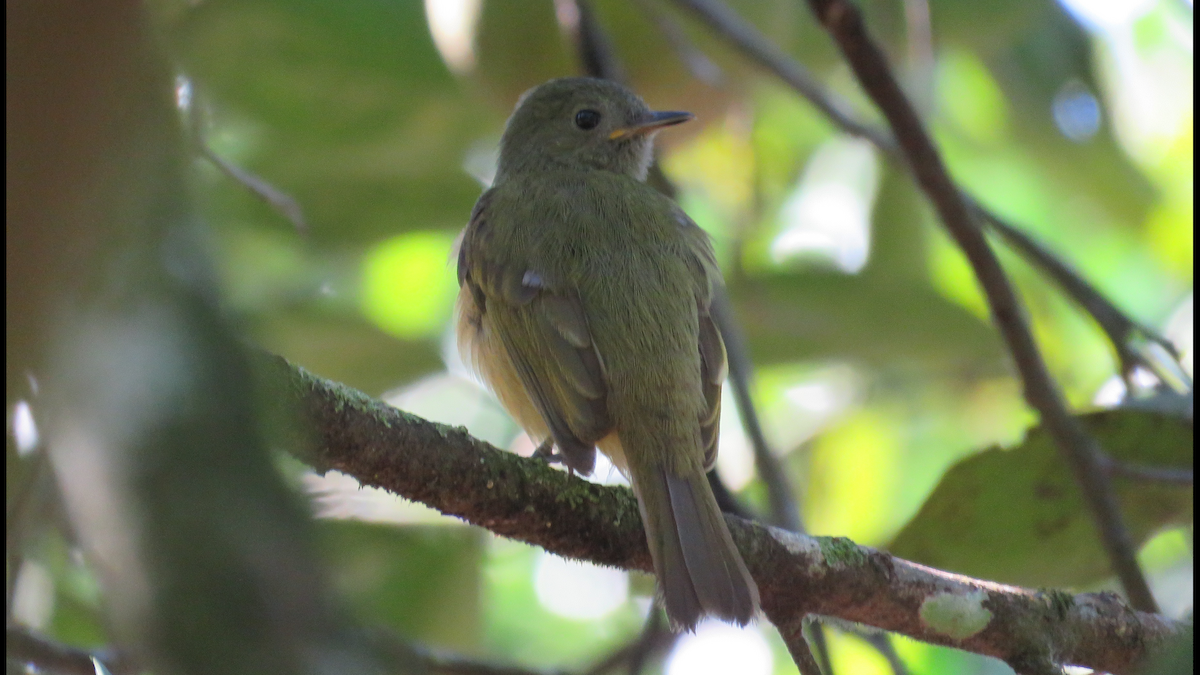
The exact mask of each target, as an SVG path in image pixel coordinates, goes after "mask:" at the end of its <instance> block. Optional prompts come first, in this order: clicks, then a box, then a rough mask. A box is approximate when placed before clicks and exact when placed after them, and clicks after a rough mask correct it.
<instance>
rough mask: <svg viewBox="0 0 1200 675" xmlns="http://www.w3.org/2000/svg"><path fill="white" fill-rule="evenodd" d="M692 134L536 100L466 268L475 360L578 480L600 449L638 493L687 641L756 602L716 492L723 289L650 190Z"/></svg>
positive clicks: (505, 161)
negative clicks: (681, 139) (716, 306)
mask: <svg viewBox="0 0 1200 675" xmlns="http://www.w3.org/2000/svg"><path fill="white" fill-rule="evenodd" d="M691 117H692V115H691V114H689V113H681V112H651V111H650V109H649V108H648V107H647V106H646V104H645V103H644V102H643V101H642V100H641V99H640V98H638V97H637V95H635V94H634V93H632V92H630V91H629V90H627V89H625V88H624V87H621V86H620V85H617V84H614V83H612V82H608V81H604V80H593V79H585V78H567V79H560V80H552V81H550V82H547V83H546V84H543V85H541V86H539V87H537V88H535V89H533V90H531V91H529V92H528V93H526V94H525V95H524V96H523V97H522V98H521V100H520V102H518V104H517V109H516V111H515V112H514V113H513V115H512V117H511V118H509V120H508V126H507V127H506V128H505V131H504V136H503V138H502V139H501V141H500V163H499V166H498V167H497V172H496V181H495V184H494V185H493V186H492V188H491V189H489V190H488V191H487V192H485V193H483V195H482V196H481V197H480V198H479V201H478V203H476V204H475V209H474V210H473V211H472V213H471V220H470V222H469V223H468V224H467V227H466V229H465V230H464V231H463V235H462V241H461V244H460V248H459V253H458V279H459V284H460V287H461V288H460V291H459V297H458V343H459V349H460V350H461V351H462V354H463V358H464V360H465V361H466V362H467V363H468V364H469V365H470V366H472V367H474V368H475V370H476V372H477V373H478V374H479V375H480V376H481V377H482V378H483V379H484V380H485V381H486V382H487V384H488V385H489V386H490V387H491V388H492V390H493V391H494V392H495V394H496V396H497V397H498V398H499V399H500V402H501V403H502V404H503V405H504V407H505V408H506V409H507V410H508V411H509V413H510V414H512V416H513V417H514V418H515V419H516V421H517V423H519V424H520V425H521V427H523V428H524V429H525V431H526V432H527V433H528V434H529V436H530V437H531V438H533V439H534V440H535V441H545V442H546V443H549V442H550V441H553V443H554V445H556V446H557V447H558V451H559V454H560V456H561V457H562V459H563V461H564V462H565V463H566V465H567V466H568V467H569V468H571V469H573V470H574V471H577V472H579V473H581V474H583V475H588V474H590V473H591V472H592V468H593V466H594V465H595V461H596V447H597V446H599V448H600V450H601V451H603V452H604V454H606V455H608V457H609V458H610V459H611V460H612V462H613V464H615V465H616V466H617V467H618V468H619V469H620V470H621V471H622V472H623V473H624V474H625V475H627V476H628V477H629V479H630V482H631V483H632V485H633V490H634V492H635V493H636V494H637V498H638V506H639V507H640V508H641V513H642V521H643V522H644V523H645V527H646V540H647V543H648V544H649V547H650V553H651V556H652V557H653V559H654V569H655V572H656V573H657V575H658V579H659V585H660V588H661V589H662V594H663V599H664V602H665V605H666V609H667V614H668V616H669V617H670V618H671V620H672V622H673V623H674V624H675V625H676V626H678V627H681V628H684V629H688V630H691V629H692V628H694V627H695V625H696V622H697V621H698V620H699V619H700V617H701V616H704V615H712V616H716V617H719V618H721V619H724V620H726V621H732V622H735V623H737V624H745V623H747V622H748V621H749V620H750V619H751V618H752V617H753V616H754V614H755V612H756V611H757V609H758V602H759V600H758V587H757V586H756V585H755V583H754V580H753V579H752V578H751V577H750V574H749V572H747V570H746V565H745V563H744V562H743V561H742V558H741V556H740V555H739V554H738V551H737V548H736V547H735V546H734V544H733V540H732V539H731V538H730V536H729V530H728V529H727V528H726V526H725V520H724V518H723V517H722V515H721V511H720V509H719V508H718V507H717V501H716V499H715V498H714V497H713V494H712V490H711V489H710V488H709V486H708V482H707V480H706V479H705V475H704V473H705V471H706V470H707V469H709V468H711V467H712V465H713V462H714V461H715V460H716V457H717V433H718V423H719V420H720V411H721V383H722V381H723V380H724V378H725V372H726V363H725V346H724V344H723V343H722V341H721V336H720V333H718V332H717V328H716V325H715V324H714V323H713V319H712V316H711V314H710V310H711V305H712V298H713V288H714V286H716V285H717V284H720V283H721V274H720V271H719V270H718V269H717V264H716V260H715V259H714V257H713V251H712V246H711V244H710V243H709V240H708V236H707V235H706V234H705V233H704V231H703V230H701V229H700V228H699V227H697V226H696V224H695V223H693V222H692V221H691V219H690V218H688V217H687V215H685V214H684V212H683V211H682V210H681V209H680V208H679V206H678V205H677V204H675V203H674V202H672V201H671V200H670V199H668V198H667V197H664V196H663V195H662V194H660V193H659V192H657V191H656V190H654V189H653V188H652V187H650V186H648V185H646V183H645V179H646V172H647V169H648V168H649V166H650V161H651V151H652V144H653V136H654V133H655V132H656V131H658V130H659V129H662V128H663V127H666V126H670V125H673V124H678V123H680V122H685V121H687V120H689V119H691Z"/></svg>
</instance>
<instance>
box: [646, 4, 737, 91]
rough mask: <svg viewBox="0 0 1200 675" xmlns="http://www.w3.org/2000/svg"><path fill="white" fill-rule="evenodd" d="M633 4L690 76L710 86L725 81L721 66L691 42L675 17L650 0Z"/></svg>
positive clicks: (718, 84)
mask: <svg viewBox="0 0 1200 675" xmlns="http://www.w3.org/2000/svg"><path fill="white" fill-rule="evenodd" d="M634 4H635V5H637V6H638V7H640V8H641V9H642V12H643V13H644V14H645V15H646V16H647V17H648V18H649V19H650V21H651V22H652V23H653V24H654V25H655V27H657V28H658V31H659V32H660V33H662V35H663V37H664V38H666V40H667V43H668V44H669V45H671V48H672V49H674V50H675V53H676V54H678V55H679V60H680V61H682V62H683V64H684V65H685V66H687V69H688V71H689V72H691V74H692V77H694V78H696V79H697V80H700V81H701V82H703V83H704V84H707V85H708V86H710V87H719V86H721V85H723V84H724V83H725V73H724V71H722V70H721V67H720V66H718V65H717V64H716V63H714V62H713V60H712V59H710V58H708V55H707V54H705V53H704V52H703V51H702V50H701V49H699V48H697V47H696V45H694V44H692V42H691V40H689V39H688V36H687V33H685V32H684V30H683V26H680V25H679V22H677V21H676V20H675V17H673V16H671V15H670V14H667V13H666V12H664V11H662V10H661V9H659V8H658V6H657V5H656V4H655V3H654V2H651V0H635V2H634Z"/></svg>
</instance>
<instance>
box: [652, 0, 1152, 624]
mask: <svg viewBox="0 0 1200 675" xmlns="http://www.w3.org/2000/svg"><path fill="white" fill-rule="evenodd" d="M675 1H676V2H677V3H678V4H680V5H681V6H683V7H685V8H687V9H689V10H691V11H692V12H694V13H695V14H697V15H698V16H700V17H701V18H702V19H703V20H704V21H705V22H706V23H708V24H709V25H710V26H711V27H712V28H713V29H714V30H716V31H717V32H718V33H720V34H721V35H723V36H725V37H726V38H728V39H729V40H731V41H732V42H734V43H735V44H736V45H737V46H738V47H739V48H740V49H742V51H744V52H746V53H747V54H749V55H750V56H751V57H752V58H754V59H755V60H756V61H758V62H759V63H760V64H762V65H763V66H765V67H767V68H768V69H770V70H771V71H772V72H774V73H776V75H778V76H779V77H780V78H781V79H783V80H784V81H785V82H787V83H788V84H790V85H791V86H792V87H793V88H795V89H796V90H797V91H798V92H799V93H800V94H801V95H803V96H805V97H806V98H808V99H809V100H810V101H811V102H812V103H813V104H814V105H815V106H816V107H817V108H818V109H820V110H822V111H823V112H824V113H825V114H826V115H827V116H829V117H830V119H831V120H833V121H834V122H835V123H836V124H837V125H838V126H839V127H841V128H842V129H844V130H845V131H847V132H849V133H852V134H854V135H857V136H862V137H864V138H867V139H869V140H871V142H872V143H874V144H875V145H876V146H878V147H879V148H880V149H882V150H883V151H884V152H885V153H887V154H889V155H895V154H896V153H897V148H899V150H901V151H902V152H903V156H904V158H905V159H906V164H907V166H908V168H909V170H910V171H911V172H912V173H913V175H914V177H915V178H916V180H917V183H918V184H919V185H920V186H921V187H922V189H923V190H924V191H925V192H926V194H927V195H928V196H929V198H930V200H931V201H932V202H933V204H934V206H935V208H936V210H937V211H938V214H939V216H940V217H941V220H942V222H943V224H945V225H946V227H947V228H948V229H949V231H950V234H951V236H953V237H954V238H955V240H956V241H957V242H958V244H959V246H960V248H962V250H963V252H964V253H965V254H966V255H967V258H968V260H969V261H970V262H971V265H972V268H973V269H974V270H975V273H976V275H977V277H978V278H979V281H980V284H981V286H983V289H984V292H985V294H986V296H987V299H988V303H989V306H990V307H991V310H992V315H993V316H994V317H995V321H996V325H997V327H998V328H999V329H1000V332H1001V334H1002V335H1003V337H1004V339H1005V341H1006V342H1007V343H1008V345H1009V349H1010V350H1011V352H1012V354H1013V360H1014V361H1015V363H1016V365H1017V368H1018V370H1019V372H1020V374H1021V379H1022V381H1023V383H1024V389H1025V396H1026V400H1027V401H1028V402H1029V404H1030V406H1031V407H1033V408H1034V410H1036V411H1038V413H1039V414H1040V415H1041V417H1042V421H1043V424H1045V426H1046V427H1047V429H1048V430H1049V431H1050V433H1051V435H1052V436H1053V437H1054V439H1055V442H1056V444H1057V445H1058V447H1059V448H1060V450H1061V451H1062V452H1063V455H1064V459H1065V460H1066V461H1067V463H1068V465H1070V466H1071V468H1072V470H1073V471H1074V473H1075V476H1076V480H1077V481H1078V482H1079V483H1080V486H1081V489H1082V490H1083V492H1084V496H1085V499H1086V500H1087V503H1088V506H1089V510H1090V511H1091V513H1092V514H1093V517H1094V518H1095V519H1096V521H1097V527H1098V529H1099V531H1100V539H1101V541H1102V543H1103V545H1104V547H1105V550H1106V551H1107V552H1108V555H1109V558H1110V559H1111V561H1112V565H1113V569H1114V571H1115V572H1116V573H1117V576H1118V577H1119V578H1120V579H1121V582H1122V585H1123V586H1124V588H1125V590H1126V593H1127V594H1128V595H1129V597H1130V600H1131V602H1133V604H1134V606H1135V607H1138V608H1141V609H1143V610H1147V611H1154V610H1155V609H1156V608H1157V604H1156V603H1155V601H1154V597H1153V595H1152V594H1151V593H1150V588H1149V586H1148V585H1147V584H1146V580H1145V578H1144V577H1143V575H1142V572H1141V569H1140V568H1139V567H1138V565H1137V559H1136V557H1135V556H1134V548H1133V543H1132V540H1131V538H1130V536H1129V533H1128V530H1126V528H1125V527H1124V526H1123V524H1122V521H1121V514H1120V511H1119V510H1118V508H1117V504H1116V499H1115V497H1114V495H1113V492H1112V489H1111V486H1110V484H1109V480H1108V476H1107V475H1106V474H1105V472H1104V471H1103V470H1102V469H1101V467H1100V465H1099V461H1098V459H1097V456H1098V455H1097V451H1098V446H1097V444H1096V442H1095V441H1094V439H1092V438H1091V437H1090V436H1088V435H1087V433H1086V432H1084V430H1083V428H1082V427H1080V426H1079V424H1078V423H1077V422H1076V421H1075V420H1074V418H1072V417H1071V416H1070V415H1069V414H1068V413H1067V410H1066V406H1065V403H1064V402H1063V400H1062V398H1061V395H1060V394H1059V392H1058V390H1057V388H1056V386H1055V384H1054V382H1053V380H1052V379H1051V377H1050V374H1049V372H1048V371H1047V369H1046V365H1045V363H1044V362H1043V360H1042V357H1041V354H1040V353H1039V352H1038V350H1037V346H1036V344H1035V343H1034V341H1033V337H1032V335H1031V334H1030V332H1029V327H1028V325H1027V323H1026V320H1025V317H1024V314H1023V312H1022V310H1021V306H1020V303H1019V301H1018V299H1017V296H1016V293H1015V292H1014V290H1013V288H1012V286H1011V284H1010V283H1009V281H1008V279H1007V277H1006V276H1005V275H1004V272H1003V270H1002V269H1001V267H1000V264H999V261H998V259H997V258H996V256H995V253H994V252H993V251H992V250H991V248H990V247H989V246H988V244H987V241H986V239H985V238H984V236H983V233H982V231H981V230H980V229H979V228H978V227H976V225H975V222H974V221H973V220H972V217H971V216H972V212H971V209H970V208H969V206H968V202H967V200H966V199H965V198H964V196H963V195H962V193H961V192H960V191H959V189H958V187H957V186H955V185H954V183H953V182H952V181H951V180H950V177H949V174H948V173H947V172H946V169H945V166H944V165H943V163H942V160H941V157H940V156H939V155H938V153H937V151H936V150H935V149H934V147H933V144H932V143H931V141H930V140H929V137H928V136H927V135H926V133H925V131H924V128H923V127H922V125H921V122H920V119H919V118H918V117H917V115H916V112H915V111H914V110H913V108H912V106H911V104H909V102H908V100H907V98H906V97H905V96H904V93H903V92H902V91H901V89H900V87H899V85H898V84H897V82H896V80H895V78H894V77H893V76H892V74H891V70H890V68H889V67H888V65H887V60H886V58H885V57H884V55H883V53H882V52H881V51H880V49H879V48H878V46H877V45H876V44H875V43H874V42H873V41H872V40H870V39H869V38H868V36H867V33H866V29H865V27H864V25H863V22H862V17H861V15H860V14H859V12H858V10H857V8H856V7H854V6H853V5H852V4H849V3H846V2H842V1H840V0H810V5H811V6H812V8H813V11H814V13H815V14H816V16H817V17H818V19H819V20H820V21H821V22H822V24H823V25H825V26H826V28H827V29H828V30H829V32H830V33H831V34H832V35H833V36H834V38H835V40H836V41H837V43H838V45H839V47H841V49H842V52H843V54H844V55H845V57H846V59H847V61H848V62H849V63H850V65H851V67H852V68H853V70H854V72H855V75H856V76H857V77H858V79H859V83H860V84H861V85H862V87H863V89H864V90H865V91H866V92H867V94H868V95H869V96H870V97H871V98H872V100H874V101H875V103H876V105H877V106H879V108H880V109H881V110H882V111H883V113H884V115H885V116H886V117H887V119H888V122H889V124H890V125H891V127H892V130H893V133H894V134H895V136H894V137H893V136H889V135H887V134H886V133H885V132H881V131H880V130H877V129H873V128H870V127H867V126H865V125H864V124H862V123H860V122H858V121H857V120H856V119H854V118H853V117H852V116H851V115H850V114H849V113H846V112H844V111H843V109H842V107H841V106H840V105H838V104H837V103H836V102H835V99H833V98H832V97H831V96H829V95H828V94H827V93H826V92H825V91H824V90H823V89H821V88H820V86H819V85H817V84H816V83H815V80H813V78H812V77H811V76H810V75H809V74H808V73H807V71H804V70H803V68H802V67H800V66H799V64H797V63H796V62H795V61H793V60H792V59H790V58H789V57H787V55H786V54H784V53H783V52H782V51H780V50H779V49H778V48H777V47H774V46H773V45H772V44H771V43H770V42H769V41H767V40H766V39H765V38H764V37H763V36H762V35H761V34H760V33H759V32H758V31H757V30H755V29H754V27H753V26H751V25H750V24H748V23H746V22H745V21H744V20H743V19H741V17H739V16H737V15H736V14H734V13H733V12H732V11H731V10H729V9H728V7H726V6H725V5H723V4H722V3H720V2H718V1H717V0H675ZM894 139H898V143H899V144H898V145H897V141H896V140H894Z"/></svg>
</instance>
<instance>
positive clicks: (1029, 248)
mask: <svg viewBox="0 0 1200 675" xmlns="http://www.w3.org/2000/svg"><path fill="white" fill-rule="evenodd" d="M967 200H968V202H967V203H968V206H969V207H970V208H971V209H972V210H974V211H975V213H976V215H978V216H979V217H980V218H981V219H983V221H984V222H985V223H987V224H988V225H989V226H991V227H992V229H994V230H995V231H996V232H997V233H999V234H1000V236H1001V237H1003V238H1004V240H1005V241H1006V242H1008V244H1009V245H1010V246H1012V247H1013V248H1015V249H1017V250H1018V251H1019V252H1020V253H1021V254H1022V255H1023V256H1024V257H1025V258H1026V259H1027V260H1029V261H1030V262H1032V263H1033V264H1034V265H1036V266H1037V267H1039V268H1041V270H1042V271H1043V272H1045V273H1046V274H1047V275H1049V276H1050V278H1051V279H1052V280H1054V282H1055V283H1057V284H1058V285H1059V287H1060V288H1062V289H1063V292H1065V293H1066V294H1067V295H1068V296H1070V297H1071V298H1072V299H1073V300H1075V302H1077V303H1079V305H1080V306H1081V307H1082V308H1083V309H1084V311H1086V312H1087V313H1088V314H1090V315H1092V318H1094V319H1095V320H1096V323H1097V324H1099V326H1100V329H1101V330H1103V331H1104V334H1105V335H1106V336H1107V337H1108V340H1109V342H1110V343H1112V346H1113V348H1114V349H1115V350H1116V352H1117V357H1118V358H1119V359H1120V361H1121V371H1122V372H1123V373H1129V372H1130V371H1132V370H1133V368H1134V367H1135V366H1138V365H1142V366H1145V367H1146V368H1149V369H1150V370H1151V371H1152V372H1154V373H1155V374H1156V375H1158V377H1159V379H1161V380H1162V381H1163V382H1166V383H1168V384H1170V385H1172V386H1176V382H1177V381H1179V383H1180V384H1182V385H1183V387H1185V388H1186V389H1191V386H1192V383H1191V378H1189V377H1188V376H1187V374H1186V373H1184V372H1183V369H1182V368H1179V367H1178V364H1177V363H1176V367H1175V368H1171V369H1170V371H1168V372H1164V368H1163V365H1164V364H1162V363H1161V362H1160V361H1159V360H1158V359H1154V358H1151V357H1150V356H1149V355H1147V354H1146V353H1144V352H1143V351H1141V350H1138V349H1135V348H1134V345H1133V341H1134V338H1135V337H1137V336H1138V335H1141V336H1143V337H1145V339H1147V340H1149V341H1150V342H1152V343H1155V344H1158V345H1159V346H1161V347H1162V348H1163V349H1165V350H1166V351H1167V353H1168V354H1169V355H1170V356H1171V358H1172V359H1174V360H1175V361H1176V362H1177V361H1178V360H1179V351H1178V350H1177V349H1176V348H1175V345H1174V344H1173V343H1172V342H1171V341H1170V340H1168V339H1167V338H1165V337H1163V335H1162V334H1161V333H1159V332H1158V331H1156V330H1154V329H1153V328H1151V327H1149V326H1147V325H1146V324H1144V323H1141V322H1139V321H1136V320H1134V319H1133V318H1131V317H1130V316H1128V315H1127V314H1125V313H1124V312H1122V311H1121V310H1120V309H1118V308H1117V306H1116V305H1114V304H1113V302H1112V301H1111V300H1109V299H1108V298H1107V297H1105V296H1104V294H1103V293H1101V292H1100V291H1098V290H1097V289H1096V287H1095V286H1093V285H1092V284H1091V282H1089V281H1088V280H1087V279H1085V278H1084V277H1083V276H1082V275H1081V274H1079V273H1078V272H1077V271H1075V270H1074V269H1072V268H1071V266H1070V265H1069V264H1068V263H1067V262H1066V261H1065V260H1063V259H1061V258H1059V257H1058V256H1056V255H1054V254H1053V253H1051V252H1050V250H1049V249H1047V248H1046V247H1045V246H1044V245H1042V244H1041V243H1040V242H1038V241H1037V240H1036V239H1035V238H1033V237H1032V236H1031V235H1029V234H1027V233H1026V232H1024V231H1022V230H1021V229H1019V228H1017V227H1015V226H1013V225H1011V224H1010V223H1008V222H1007V221H1005V220H1004V219H1003V218H1001V217H1000V216H998V215H997V214H996V213H995V212H993V211H991V210H989V209H987V208H985V207H984V206H983V205H982V204H980V203H979V202H978V201H976V200H974V199H972V198H970V197H967Z"/></svg>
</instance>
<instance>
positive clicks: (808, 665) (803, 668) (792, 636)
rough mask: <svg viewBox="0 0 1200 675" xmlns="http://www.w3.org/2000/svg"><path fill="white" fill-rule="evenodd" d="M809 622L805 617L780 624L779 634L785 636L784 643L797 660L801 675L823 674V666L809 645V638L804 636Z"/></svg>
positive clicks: (793, 659)
mask: <svg viewBox="0 0 1200 675" xmlns="http://www.w3.org/2000/svg"><path fill="white" fill-rule="evenodd" d="M808 624H809V622H808V621H807V620H805V619H804V618H800V619H796V620H794V621H790V622H788V623H786V624H783V625H778V624H777V627H778V628H779V635H780V636H781V637H783V643H784V644H785V645H787V650H788V654H790V655H791V657H792V661H794V662H795V664H796V668H797V669H798V670H799V671H800V675H821V666H819V665H818V664H817V660H816V659H815V658H814V657H813V653H812V649H810V648H809V646H808V640H806V639H805V638H804V631H805V628H807V627H808ZM828 658H829V657H828V656H826V657H825V659H826V660H825V665H827V666H828V665H829V661H828Z"/></svg>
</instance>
